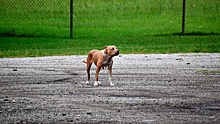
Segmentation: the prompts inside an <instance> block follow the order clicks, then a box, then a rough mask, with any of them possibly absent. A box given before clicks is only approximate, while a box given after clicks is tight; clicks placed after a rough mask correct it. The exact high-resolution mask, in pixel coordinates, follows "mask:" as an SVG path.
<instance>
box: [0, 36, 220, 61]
mask: <svg viewBox="0 0 220 124" xmlns="http://www.w3.org/2000/svg"><path fill="white" fill-rule="evenodd" d="M0 41H1V42H0V46H1V47H0V57H2V58H5V57H35V56H53V55H85V54H87V53H88V52H89V51H90V50H92V49H99V50H101V49H102V48H103V46H105V45H111V44H114V45H116V46H118V48H119V49H120V53H122V54H144V53H188V52H206V53H207V52H210V53H216V52H220V42H219V41H220V37H219V36H216V35H212V36H147V37H143V38H137V39H135V38H127V39H124V38H122V39H120V38H119V39H115V38H114V39H110V38H108V39H105V38H104V39H102V38H100V39H87V40H84V39H68V38H33V37H0Z"/></svg>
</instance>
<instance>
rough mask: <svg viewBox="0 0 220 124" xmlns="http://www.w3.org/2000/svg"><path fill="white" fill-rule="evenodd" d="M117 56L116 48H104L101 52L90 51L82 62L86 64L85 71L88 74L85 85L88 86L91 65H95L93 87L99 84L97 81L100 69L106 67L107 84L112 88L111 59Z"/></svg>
mask: <svg viewBox="0 0 220 124" xmlns="http://www.w3.org/2000/svg"><path fill="white" fill-rule="evenodd" d="M117 55H119V50H118V48H117V47H116V46H104V48H103V50H91V51H90V52H89V53H88V56H87V59H86V60H85V61H83V62H84V63H86V71H87V74H88V79H87V81H86V84H89V81H90V68H91V65H92V63H95V65H96V75H95V83H94V86H98V85H100V84H101V83H100V82H99V80H98V75H99V71H100V69H101V68H102V69H104V68H105V67H108V70H109V83H110V86H114V84H113V83H112V80H111V78H112V64H113V60H112V58H113V57H114V56H117Z"/></svg>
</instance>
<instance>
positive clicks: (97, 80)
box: [94, 66, 101, 86]
mask: <svg viewBox="0 0 220 124" xmlns="http://www.w3.org/2000/svg"><path fill="white" fill-rule="evenodd" d="M100 69H101V67H99V66H97V67H96V74H95V83H94V86H98V85H100V84H101V83H100V82H99V71H100Z"/></svg>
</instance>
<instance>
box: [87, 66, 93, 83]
mask: <svg viewBox="0 0 220 124" xmlns="http://www.w3.org/2000/svg"><path fill="white" fill-rule="evenodd" d="M86 64H87V67H86V71H87V75H88V77H87V81H86V84H87V85H88V84H89V81H90V68H91V65H92V63H91V62H90V63H88V62H87V63H86Z"/></svg>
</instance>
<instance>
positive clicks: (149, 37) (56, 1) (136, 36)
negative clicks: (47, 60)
mask: <svg viewBox="0 0 220 124" xmlns="http://www.w3.org/2000/svg"><path fill="white" fill-rule="evenodd" d="M186 6H187V9H186V10H187V11H186V34H187V36H179V33H180V32H181V16H182V15H181V14H182V1H181V0H136V1H134V0H126V1H123V0H112V1H106V0H78V1H74V38H73V39H69V38H68V37H69V0H65V1H62V2H60V0H53V1H42V0H22V1H16V0H1V4H0V18H1V19H0V36H1V37H0V57H26V56H51V55H72V54H86V53H87V52H88V51H89V50H91V49H94V48H95V49H101V48H102V47H103V46H104V45H108V44H115V45H116V46H118V47H119V49H120V50H121V52H122V53H177V52H220V50H219V49H220V48H219V46H220V43H219V42H220V35H219V34H220V27H219V20H220V16H219V12H220V7H219V6H220V1H218V0H190V1H187V5H186ZM173 34H174V35H173ZM194 35H196V36H194ZM197 35H202V36H197Z"/></svg>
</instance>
